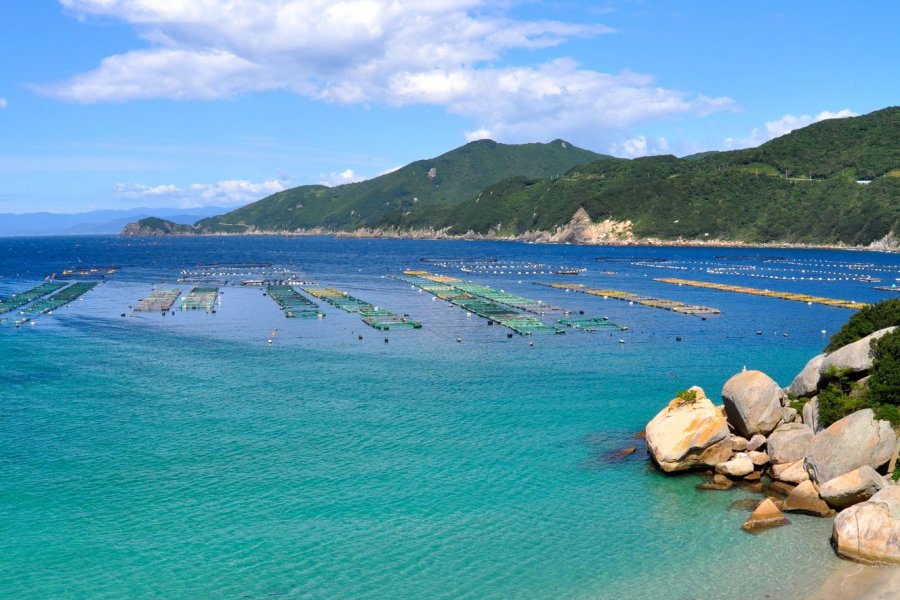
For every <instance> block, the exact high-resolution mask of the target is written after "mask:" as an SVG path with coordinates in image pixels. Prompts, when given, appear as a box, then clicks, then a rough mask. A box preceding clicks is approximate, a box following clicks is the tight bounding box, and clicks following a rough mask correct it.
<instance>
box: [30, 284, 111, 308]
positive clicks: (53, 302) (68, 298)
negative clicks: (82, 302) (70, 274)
mask: <svg viewBox="0 0 900 600" xmlns="http://www.w3.org/2000/svg"><path fill="white" fill-rule="evenodd" d="M97 283H98V282H97V281H76V282H75V283H73V284H72V285H70V286H69V287H67V288H65V289H63V290H61V291H59V292H57V293H55V294H53V295H52V296H50V297H48V298H44V299H43V300H40V301H38V302H35V303H34V304H32V305H31V306H29V307H28V308H27V309H25V312H27V313H36V314H39V315H43V314H46V313H49V312H51V311H54V310H56V309H57V308H61V307H63V306H65V305H66V304H69V303H70V302H74V301H75V300H78V298H80V297H81V296H83V295H84V294H86V293H88V292H89V291H91V290H92V289H94V287H96V285H97Z"/></svg>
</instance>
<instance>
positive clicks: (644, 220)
mask: <svg viewBox="0 0 900 600" xmlns="http://www.w3.org/2000/svg"><path fill="white" fill-rule="evenodd" d="M432 169H433V170H432ZM585 212H586V214H587V215H589V216H590V219H591V220H592V221H594V222H595V223H596V222H598V221H605V220H608V221H609V222H614V223H617V224H623V227H624V228H625V229H626V230H627V232H628V235H627V236H626V237H625V238H622V237H621V236H619V237H618V238H616V236H613V237H611V238H609V239H603V240H601V241H628V240H630V239H634V238H638V239H641V238H657V239H661V240H694V241H703V240H710V239H717V240H727V241H736V242H750V243H757V242H785V243H811V244H835V243H845V244H855V245H867V244H870V243H872V242H874V241H876V240H879V239H882V238H884V237H885V236H886V235H888V234H889V233H891V232H900V108H897V107H892V108H886V109H883V110H879V111H876V112H873V113H870V114H867V115H863V116H860V117H852V118H844V119H832V120H827V121H821V122H819V123H815V124H813V125H810V126H808V127H805V128H802V129H798V130H795V131H793V132H791V133H789V134H787V135H784V136H782V137H779V138H776V139H773V140H771V141H769V142H767V143H765V144H762V145H761V146H758V147H756V148H749V149H745V150H732V151H727V152H705V153H700V154H695V155H692V156H689V157H685V158H677V157H675V156H671V155H664V156H649V157H643V158H637V159H631V160H629V159H621V158H614V157H611V156H603V155H598V154H594V153H592V152H589V151H587V150H582V149H580V148H575V147H573V146H571V145H570V144H568V143H566V142H563V141H562V140H556V141H554V142H550V143H549V144H523V145H504V144H498V143H496V142H492V141H489V140H484V141H479V142H473V143H470V144H467V145H465V146H462V147H461V148H458V149H456V150H452V151H450V152H448V153H446V154H443V155H441V156H439V157H436V158H434V159H430V160H423V161H416V162H414V163H411V164H409V165H407V166H405V167H403V168H401V169H399V170H397V171H395V172H393V173H389V174H386V175H382V176H381V177H376V178H375V179H372V180H368V181H364V182H360V183H355V184H349V185H344V186H339V187H335V188H328V187H325V186H301V187H298V188H293V189H291V190H285V191H283V192H280V193H278V194H274V195H272V196H269V197H267V198H264V199H262V200H260V201H258V202H254V203H252V204H249V205H247V206H244V207H242V208H239V209H237V210H234V211H231V212H229V213H226V214H225V215H221V216H218V217H212V218H208V219H204V220H201V221H199V222H198V223H197V224H196V225H195V228H194V229H193V230H191V231H194V232H197V233H251V232H261V231H265V232H296V231H309V230H323V231H335V232H338V231H347V232H352V231H357V230H360V229H366V230H375V229H378V230H389V231H392V232H395V233H397V234H403V232H410V231H413V230H426V231H440V232H446V233H447V234H449V235H458V236H462V235H480V236H488V237H515V236H523V235H528V234H530V233H533V232H549V233H552V232H559V231H560V230H564V229H565V228H566V227H570V222H571V223H574V221H573V216H575V215H579V218H581V219H582V221H584V222H586V219H584V213H585ZM141 223H143V222H141ZM582 224H583V223H582ZM139 225H140V224H139ZM619 231H620V232H621V231H622V227H620V228H619ZM574 241H585V240H583V239H580V238H577V237H576V238H574ZM593 241H597V240H596V239H594V240H593Z"/></svg>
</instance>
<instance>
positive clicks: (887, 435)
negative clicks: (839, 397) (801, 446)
mask: <svg viewBox="0 0 900 600" xmlns="http://www.w3.org/2000/svg"><path fill="white" fill-rule="evenodd" d="M896 452H897V435H896V434H895V433H894V430H893V429H891V424H890V423H888V422H887V421H878V420H876V419H875V413H874V412H873V411H872V409H871V408H864V409H863V410H860V411H857V412H855V413H853V414H850V415H847V416H846V417H844V418H843V419H841V420H840V421H837V422H836V423H833V424H832V425H831V427H829V428H828V429H825V430H824V431H820V432H819V433H818V434H816V437H815V438H813V441H812V443H811V444H810V445H809V449H808V450H807V455H806V461H805V465H804V466H805V468H806V471H807V472H808V473H809V477H810V479H812V480H813V481H814V482H816V483H818V484H823V483H825V482H827V481H829V480H831V479H834V478H835V477H837V476H839V475H843V474H844V473H849V472H850V471H853V470H854V469H858V468H860V467H862V466H864V465H869V466H870V467H873V468H876V469H877V468H878V467H880V466H882V465H884V464H886V463H887V462H889V461H890V460H891V457H892V456H893V455H894V454H895V453H896Z"/></svg>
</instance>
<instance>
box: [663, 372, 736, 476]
mask: <svg viewBox="0 0 900 600" xmlns="http://www.w3.org/2000/svg"><path fill="white" fill-rule="evenodd" d="M691 390H693V391H694V400H693V401H686V400H683V399H681V398H675V399H674V400H672V401H671V402H669V405H668V406H666V408H664V409H663V410H661V411H660V412H659V414H657V415H656V416H655V417H653V420H652V421H650V423H648V424H647V430H646V436H647V438H646V439H647V449H648V451H649V452H650V456H651V458H652V459H653V461H654V462H655V463H656V464H657V465H658V466H659V468H660V469H662V470H663V471H665V472H667V473H674V472H676V471H685V470H688V469H695V468H697V467H712V466H715V465H717V464H719V463H721V462H725V461H726V460H728V459H729V458H731V439H730V432H729V431H728V424H727V422H726V421H725V417H724V416H723V415H722V412H721V411H720V410H719V409H718V408H716V407H715V406H714V405H713V403H712V402H710V400H709V398H707V397H706V394H705V393H704V392H703V389H701V388H699V387H697V386H694V387H692V388H691Z"/></svg>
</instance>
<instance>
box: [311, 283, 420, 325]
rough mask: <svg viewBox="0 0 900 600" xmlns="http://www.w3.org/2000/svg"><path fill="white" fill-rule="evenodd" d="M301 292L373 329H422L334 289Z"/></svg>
mask: <svg viewBox="0 0 900 600" xmlns="http://www.w3.org/2000/svg"><path fill="white" fill-rule="evenodd" d="M303 291H304V292H306V293H307V294H309V295H311V296H313V297H315V298H318V299H319V300H324V301H325V302H327V303H328V304H330V305H332V306H335V307H337V308H340V309H341V310H343V311H345V312H348V313H355V314H358V315H360V317H362V320H363V322H364V323H365V324H366V325H368V326H370V327H373V328H375V329H380V330H382V331H387V330H389V329H397V328H409V329H421V327H422V323H421V322H420V321H415V320H412V319H410V318H408V316H407V315H404V316H402V317H401V316H400V315H398V314H396V313H393V312H391V311H389V310H385V309H383V308H379V307H377V306H375V305H374V304H371V303H369V302H366V301H365V300H360V299H359V298H355V297H354V296H351V295H350V294H348V293H347V292H342V291H341V290H337V289H334V288H304V289H303Z"/></svg>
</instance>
